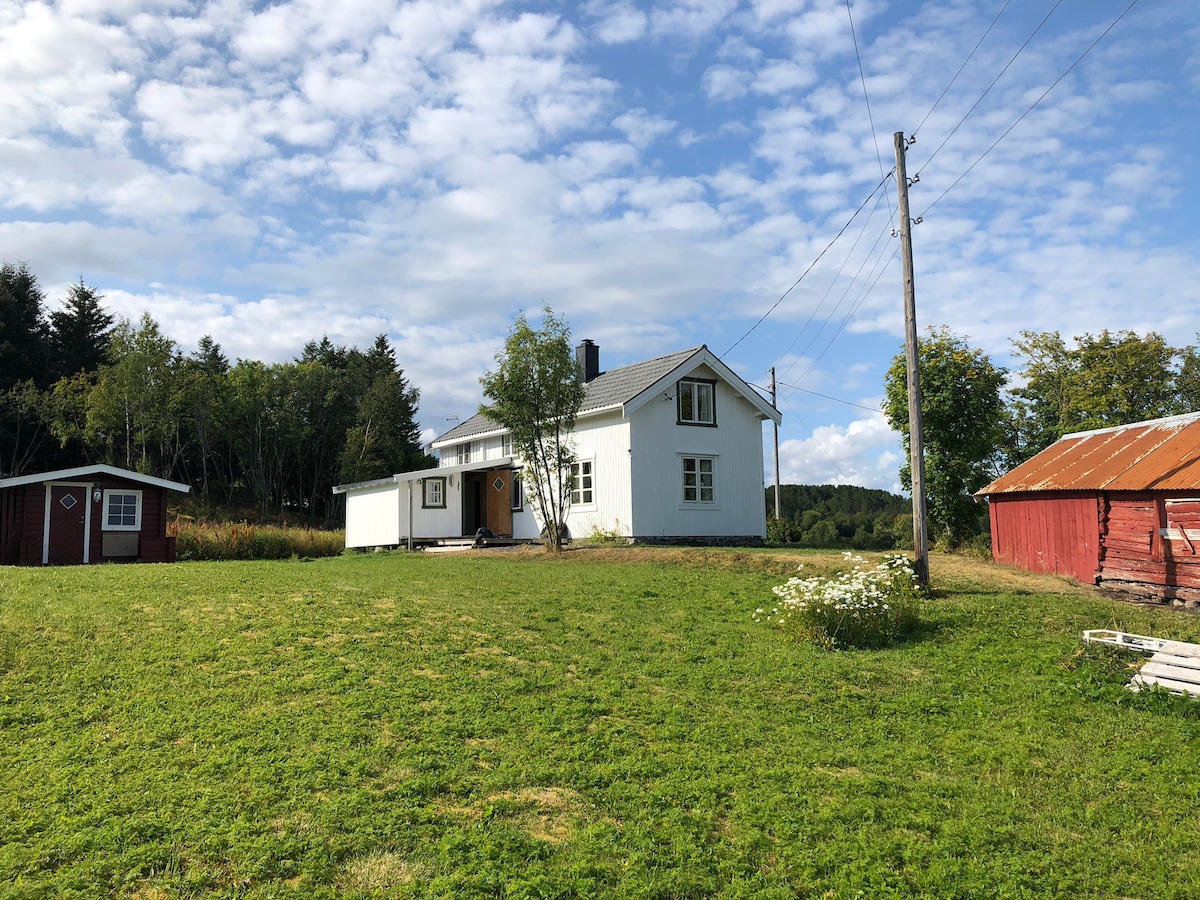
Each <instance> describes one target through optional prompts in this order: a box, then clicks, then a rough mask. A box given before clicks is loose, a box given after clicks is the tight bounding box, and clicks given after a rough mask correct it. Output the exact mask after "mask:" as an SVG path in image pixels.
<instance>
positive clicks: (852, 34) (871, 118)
mask: <svg viewBox="0 0 1200 900" xmlns="http://www.w3.org/2000/svg"><path fill="white" fill-rule="evenodd" d="M846 18H847V19H849V20H850V39H851V40H852V41H853V42H854V58H855V59H856V60H858V78H859V81H861V82H862V89H863V101H864V102H865V103H866V105H867V121H868V122H869V123H870V124H871V141H872V142H873V143H874V144H875V159H876V160H877V161H878V162H879V177H880V178H883V179H884V180H885V181H886V180H887V176H886V175H885V174H884V171H883V155H882V154H881V153H880V152H879V135H877V134H876V133H875V117H874V116H873V115H872V114H871V97H870V95H869V94H868V93H867V76H866V73H865V72H863V62H862V54H861V53H859V51H858V34H857V33H856V32H855V30H854V15H853V14H852V13H851V12H850V0H846ZM887 207H888V221H889V222H891V223H893V224H894V223H895V218H896V217H895V215H894V214H893V213H892V201H891V198H888V204H887Z"/></svg>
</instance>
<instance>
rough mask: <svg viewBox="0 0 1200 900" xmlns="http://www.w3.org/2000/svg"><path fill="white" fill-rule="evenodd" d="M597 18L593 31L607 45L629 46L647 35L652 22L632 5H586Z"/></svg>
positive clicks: (590, 13) (600, 3)
mask: <svg viewBox="0 0 1200 900" xmlns="http://www.w3.org/2000/svg"><path fill="white" fill-rule="evenodd" d="M584 9H585V10H586V12H587V13H588V14H589V15H591V16H593V17H595V20H596V21H595V24H594V25H593V26H592V31H593V33H594V34H595V35H596V38H597V39H598V40H600V41H601V42H602V43H605V44H628V43H630V42H632V41H636V40H638V39H639V38H640V37H642V35H644V34H645V33H646V29H647V28H648V27H649V22H650V20H649V19H648V18H647V16H646V14H645V13H644V12H642V11H641V10H640V9H638V8H637V7H636V6H634V5H633V4H632V3H607V2H595V0H593V2H590V3H587V4H585V5H584Z"/></svg>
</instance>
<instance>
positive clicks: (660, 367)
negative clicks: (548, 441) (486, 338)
mask: <svg viewBox="0 0 1200 900" xmlns="http://www.w3.org/2000/svg"><path fill="white" fill-rule="evenodd" d="M703 349H704V348H703V347H702V346H701V347H693V348H692V349H690V350H680V351H679V352H678V353H672V354H670V355H668V356H659V357H656V358H655V359H648V360H646V361H645V362H640V363H634V364H633V365H632V366H622V367H621V368H619V369H613V370H612V371H611V372H603V373H601V374H600V375H597V376H596V377H595V378H593V379H592V380H591V381H589V382H588V383H587V384H585V385H584V386H583V405H582V406H580V407H579V415H581V416H583V415H587V414H588V413H590V412H597V411H599V410H601V409H610V408H612V407H614V406H620V405H621V404H622V403H624V402H625V401H627V400H632V399H633V398H634V397H636V396H637V395H638V394H640V393H641V392H642V391H644V390H645V389H646V388H648V387H649V386H650V385H652V384H654V382H656V381H658V380H659V379H660V378H662V377H663V376H664V375H666V374H667V373H668V372H670V371H671V370H672V369H674V368H676V367H677V366H679V365H680V364H682V363H683V362H685V361H686V360H687V359H688V358H689V357H691V356H695V355H696V354H697V353H699V352H700V351H701V350H703ZM502 430H503V429H502V428H501V427H500V425H498V424H497V423H496V422H494V421H492V420H491V419H489V418H488V417H487V416H485V415H483V413H476V414H475V415H473V416H471V418H469V419H467V421H465V422H463V423H461V424H459V425H455V426H454V427H453V428H451V429H450V430H449V431H447V432H446V433H445V434H443V435H442V436H441V437H438V438H435V439H434V441H433V444H432V446H434V447H436V446H438V445H439V444H444V443H457V442H459V441H464V440H466V439H467V438H474V437H479V436H480V435H483V434H492V433H496V432H500V431H502Z"/></svg>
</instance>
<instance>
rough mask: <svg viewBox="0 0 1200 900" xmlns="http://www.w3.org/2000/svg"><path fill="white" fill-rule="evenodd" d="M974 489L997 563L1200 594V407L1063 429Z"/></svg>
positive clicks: (1136, 588) (1142, 589) (1156, 591)
mask: <svg viewBox="0 0 1200 900" xmlns="http://www.w3.org/2000/svg"><path fill="white" fill-rule="evenodd" d="M976 496H985V497H987V499H988V500H989V502H990V513H991V522H992V557H993V558H994V559H995V560H996V561H997V562H1003V563H1009V564H1010V565H1014V566H1019V567H1020V568H1023V569H1029V570H1031V571H1034V572H1053V573H1057V574H1060V575H1071V576H1073V577H1075V578H1078V579H1079V580H1080V581H1086V582H1089V583H1092V584H1101V583H1109V584H1111V586H1113V587H1118V588H1121V589H1124V590H1129V591H1133V592H1136V593H1141V594H1146V595H1148V596H1154V597H1158V598H1160V599H1164V600H1169V599H1175V598H1186V599H1200V556H1198V555H1197V549H1196V548H1197V546H1200V413H1190V414H1188V415H1184V416H1171V417H1170V418H1166V419H1154V420H1151V421H1148V422H1135V423H1133V424H1131V425H1122V426H1119V427H1117V428H1105V429H1101V430H1098V431H1083V432H1079V433H1077V434H1068V435H1066V436H1065V437H1063V438H1061V439H1060V440H1058V441H1057V442H1055V443H1054V444H1052V445H1051V446H1049V447H1047V448H1046V449H1045V450H1043V451H1042V452H1041V453H1039V454H1038V455H1037V456H1035V457H1033V458H1032V459H1030V460H1028V461H1026V462H1024V463H1022V464H1021V465H1019V466H1017V467H1016V468H1015V469H1013V470H1012V471H1011V472H1009V473H1008V474H1007V475H1003V476H1001V477H1000V478H997V479H996V480H995V481H993V482H992V483H991V484H989V485H988V486H987V487H985V488H983V490H981V491H978V492H977V494H976Z"/></svg>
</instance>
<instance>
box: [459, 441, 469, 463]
mask: <svg viewBox="0 0 1200 900" xmlns="http://www.w3.org/2000/svg"><path fill="white" fill-rule="evenodd" d="M470 461H471V442H470V441H464V442H463V443H461V444H459V445H458V464H459V465H460V466H462V465H466V464H467V463H469V462H470Z"/></svg>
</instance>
